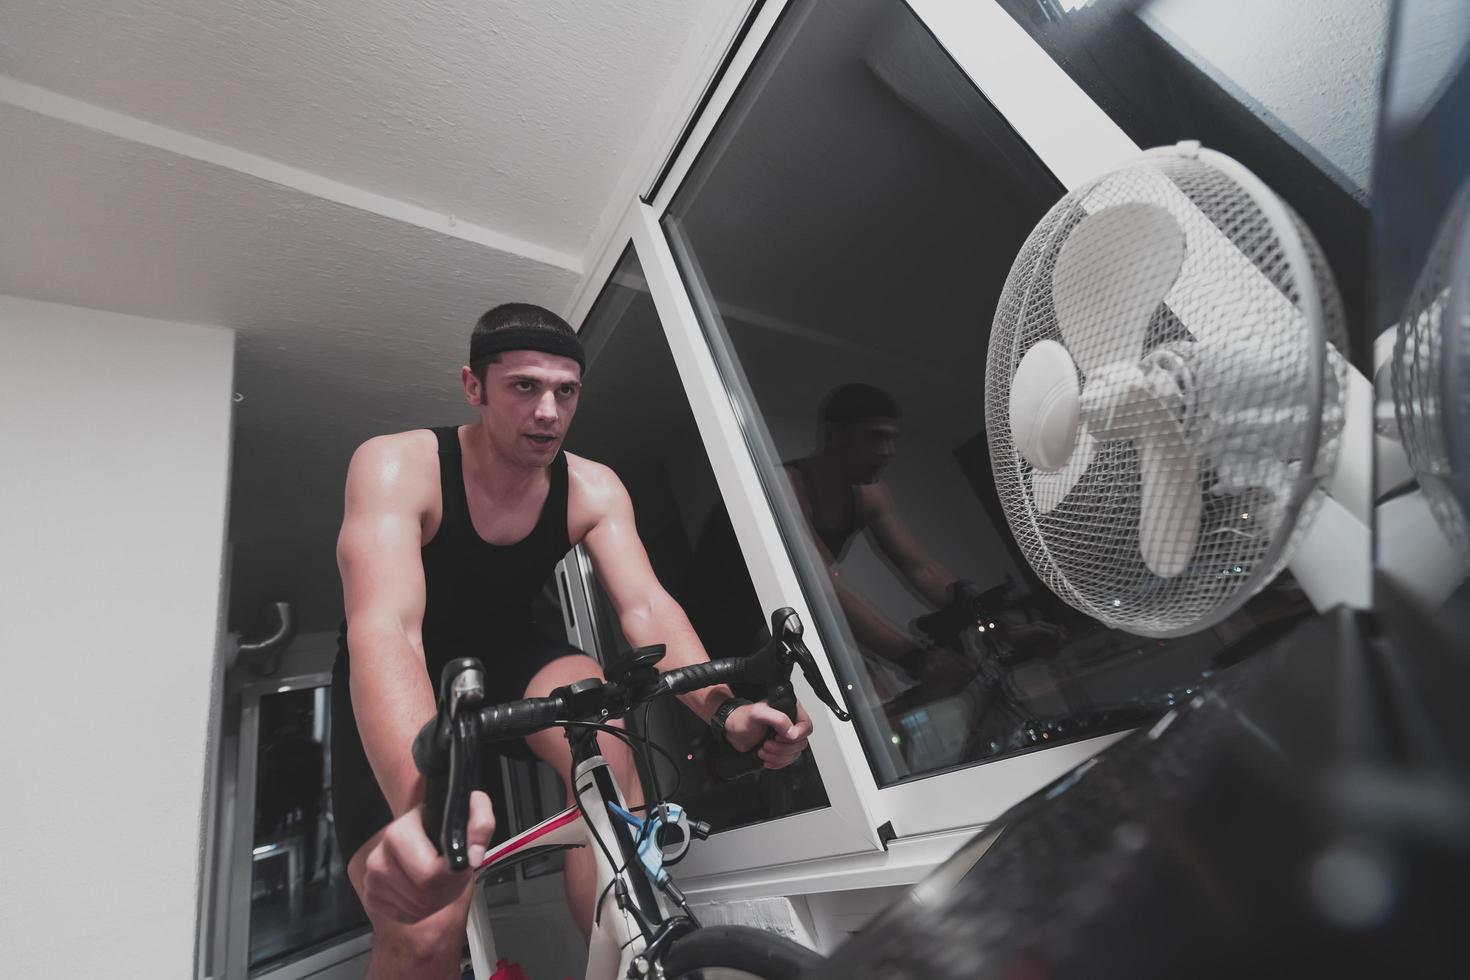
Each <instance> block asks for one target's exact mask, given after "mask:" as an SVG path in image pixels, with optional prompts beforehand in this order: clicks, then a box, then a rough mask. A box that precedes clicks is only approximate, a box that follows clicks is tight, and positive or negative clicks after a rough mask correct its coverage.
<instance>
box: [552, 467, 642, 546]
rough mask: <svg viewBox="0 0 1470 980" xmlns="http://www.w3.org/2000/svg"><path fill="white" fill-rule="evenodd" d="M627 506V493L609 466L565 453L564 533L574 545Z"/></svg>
mask: <svg viewBox="0 0 1470 980" xmlns="http://www.w3.org/2000/svg"><path fill="white" fill-rule="evenodd" d="M629 506H630V502H629V499H628V491H627V489H626V488H625V487H624V486H623V481H622V480H620V479H618V475H617V473H615V472H613V469H612V467H611V466H605V465H604V464H602V463H598V462H595V461H594V460H590V459H587V458H585V457H583V456H577V455H575V454H573V453H567V530H568V532H569V533H570V535H571V538H572V542H573V543H574V544H575V543H576V542H578V541H580V540H582V538H583V537H585V536H586V534H587V532H588V531H590V530H592V529H593V528H594V527H596V526H597V525H598V523H599V522H601V521H602V520H603V519H604V518H606V517H607V516H608V515H610V514H613V513H616V512H619V511H621V510H623V509H626V508H628V507H629Z"/></svg>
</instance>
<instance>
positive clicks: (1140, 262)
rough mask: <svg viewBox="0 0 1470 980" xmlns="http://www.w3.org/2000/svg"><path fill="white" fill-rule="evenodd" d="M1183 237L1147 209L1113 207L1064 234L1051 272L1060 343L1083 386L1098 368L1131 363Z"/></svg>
mask: <svg viewBox="0 0 1470 980" xmlns="http://www.w3.org/2000/svg"><path fill="white" fill-rule="evenodd" d="M1184 241H1185V239H1184V232H1183V230H1181V229H1180V227H1179V225H1178V223H1176V222H1175V220H1174V217H1173V216H1172V215H1171V214H1169V212H1168V211H1167V210H1165V209H1164V208H1161V207H1158V206H1157V205H1153V204H1138V203H1127V204H1115V205H1113V206H1112V207H1108V208H1104V209H1103V210H1101V211H1098V212H1096V213H1094V214H1089V215H1088V216H1087V217H1085V218H1083V219H1082V221H1081V222H1079V223H1078V225H1077V227H1076V228H1074V229H1072V233H1071V234H1070V235H1068V236H1067V240H1066V242H1065V243H1064V244H1063V245H1062V249H1061V253H1060V254H1059V255H1058V256H1057V263H1056V268H1055V270H1054V271H1053V272H1052V304H1053V306H1054V307H1055V309H1056V314H1057V325H1058V326H1059V327H1060V328H1061V331H1062V339H1063V340H1065V341H1066V343H1067V349H1068V350H1069V351H1070V353H1071V355H1072V358H1073V359H1074V360H1075V361H1076V362H1077V366H1078V368H1080V369H1081V371H1082V376H1083V381H1084V383H1085V382H1086V381H1087V379H1088V378H1089V377H1090V376H1091V375H1092V373H1093V372H1094V371H1095V370H1097V369H1098V368H1100V367H1102V366H1103V365H1105V364H1109V363H1112V362H1117V361H1126V362H1131V361H1137V360H1138V359H1139V358H1140V357H1141V356H1142V355H1143V353H1144V350H1143V341H1144V335H1145V334H1146V332H1147V331H1148V324H1149V320H1150V319H1152V317H1153V314H1154V311H1155V310H1156V309H1158V306H1159V304H1160V303H1161V302H1163V299H1164V295H1165V294H1166V293H1167V292H1168V291H1169V288H1170V287H1171V286H1173V284H1174V280H1175V278H1177V277H1178V275H1179V270H1180V268H1181V267H1182V266H1183V265H1184Z"/></svg>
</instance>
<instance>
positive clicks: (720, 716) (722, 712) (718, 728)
mask: <svg viewBox="0 0 1470 980" xmlns="http://www.w3.org/2000/svg"><path fill="white" fill-rule="evenodd" d="M751 703H753V702H751V701H750V700H749V699H747V698H741V697H729V698H726V699H725V700H723V701H721V702H720V706H719V707H718V708H716V709H715V713H714V714H712V715H710V718H709V727H710V731H712V732H714V733H715V737H716V738H719V739H720V740H722V741H723V742H724V743H725V744H726V745H728V744H730V739H729V738H728V737H727V736H726V735H725V722H726V721H727V720H728V719H729V717H730V715H731V713H732V712H734V710H735V709H736V708H739V707H742V706H744V705H747V704H751Z"/></svg>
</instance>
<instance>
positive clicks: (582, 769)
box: [467, 733, 668, 980]
mask: <svg viewBox="0 0 1470 980" xmlns="http://www.w3.org/2000/svg"><path fill="white" fill-rule="evenodd" d="M580 734H581V733H578V735H580ZM588 741H589V742H590V741H591V740H590V739H589V740H588ZM573 744H574V752H575V751H576V748H575V746H576V744H577V743H576V741H575V740H574V743H573ZM593 744H595V743H593ZM573 776H574V779H573V786H575V787H576V792H577V794H578V796H579V797H580V798H581V801H582V806H583V807H584V808H585V809H586V812H587V816H588V817H589V818H590V819H591V820H592V823H593V828H592V829H593V831H594V832H595V833H597V834H598V835H599V836H600V837H601V839H602V841H603V842H604V843H606V844H607V845H608V847H609V848H610V849H611V850H612V851H613V853H614V855H620V856H621V858H622V863H623V867H622V868H621V869H619V868H615V867H613V866H612V865H610V864H609V863H608V858H607V854H606V853H605V852H604V851H603V849H602V847H600V846H598V844H597V842H596V841H595V840H593V839H592V838H591V837H590V836H589V835H588V827H587V823H586V821H585V820H583V819H582V812H581V811H580V810H578V808H577V807H576V806H571V807H568V808H567V809H565V810H563V811H562V812H561V813H558V814H556V815H555V816H553V817H550V818H548V819H546V820H543V821H542V822H541V823H539V824H537V825H536V826H534V827H531V828H529V829H528V830H525V831H522V832H521V833H519V834H517V835H516V836H514V837H512V838H511V839H510V840H507V841H505V842H503V843H501V844H500V845H498V846H497V847H494V848H491V850H490V851H489V853H487V854H486V855H485V860H484V863H482V864H481V865H480V867H479V869H478V870H477V871H476V875H477V877H478V876H479V875H483V874H493V873H494V872H495V871H496V870H499V869H504V868H506V867H508V866H510V865H512V864H514V863H516V862H518V861H521V860H524V859H526V857H528V856H529V852H530V851H531V850H539V849H540V848H544V847H588V848H591V852H592V854H593V857H594V859H595V861H596V863H597V877H596V881H597V888H596V891H595V893H594V894H595V895H597V896H600V898H601V909H600V910H599V909H596V908H594V909H593V916H592V920H593V925H592V935H591V937H589V939H588V943H587V974H586V980H621V978H623V977H625V976H627V974H628V968H629V966H630V965H631V964H632V962H633V959H634V957H636V956H638V955H639V954H640V953H642V952H643V948H644V943H645V939H644V936H643V931H642V929H640V928H639V924H638V923H637V922H636V921H635V920H634V918H633V916H632V915H630V914H629V913H627V912H625V911H623V910H622V909H620V908H619V907H618V904H617V901H616V899H615V898H614V894H613V892H614V889H613V887H612V882H613V879H614V878H615V877H620V878H622V879H623V883H624V886H625V887H626V888H627V890H628V894H629V896H630V897H631V898H632V900H633V901H634V902H635V903H637V905H638V907H639V909H640V910H641V911H642V912H643V914H644V916H645V917H646V918H647V919H648V920H649V921H650V922H652V923H654V924H655V925H656V924H658V923H661V922H663V921H664V919H665V918H667V916H668V908H667V906H666V905H665V904H664V900H663V896H662V895H660V894H659V893H658V891H657V890H656V889H655V888H653V886H652V885H651V883H650V882H649V881H648V878H647V875H646V874H645V872H644V869H643V865H642V864H641V863H640V862H639V860H638V855H637V852H636V848H635V845H634V840H633V837H632V835H631V833H630V828H629V827H628V825H627V824H626V823H624V822H622V821H621V820H614V819H613V817H612V815H611V813H610V812H609V810H608V803H609V802H612V803H616V804H617V805H618V806H619V807H624V808H626V805H625V803H624V800H623V797H622V793H621V791H620V790H619V789H618V785H617V781H616V780H615V779H614V778H613V774H612V769H611V767H609V766H608V764H607V762H606V760H605V759H603V757H602V756H601V755H595V754H588V755H586V756H585V758H582V759H581V761H579V762H577V763H576V765H575V766H574V768H573ZM597 901H598V898H594V899H593V902H594V903H595V902H597ZM467 931H468V934H469V946H470V959H471V962H472V964H473V966H474V971H475V980H488V978H489V977H490V975H491V973H492V972H493V971H494V969H495V963H496V961H497V956H496V953H495V938H494V935H493V931H492V928H491V924H490V910H489V909H488V908H487V907H486V906H485V905H484V903H483V902H482V901H481V900H480V893H479V890H478V888H477V889H476V891H475V895H474V898H473V899H472V900H471V903H470V915H469V922H468V924H467Z"/></svg>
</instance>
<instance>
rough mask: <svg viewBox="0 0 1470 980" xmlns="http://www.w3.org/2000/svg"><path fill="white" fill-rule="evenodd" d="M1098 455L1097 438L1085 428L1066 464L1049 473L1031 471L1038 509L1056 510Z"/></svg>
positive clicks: (1038, 510) (1048, 511)
mask: <svg viewBox="0 0 1470 980" xmlns="http://www.w3.org/2000/svg"><path fill="white" fill-rule="evenodd" d="M1096 455H1097V440H1096V439H1094V438H1092V435H1091V434H1090V433H1089V432H1088V431H1087V430H1086V429H1083V430H1082V431H1081V432H1080V433H1078V435H1077V448H1076V449H1074V450H1072V455H1071V456H1069V457H1067V462H1066V464H1065V465H1064V466H1063V467H1062V468H1061V469H1059V470H1056V471H1055V472H1051V473H1048V472H1046V471H1044V470H1032V471H1031V497H1032V499H1033V500H1035V501H1036V510H1037V512H1038V513H1041V514H1049V513H1051V512H1052V511H1053V510H1056V508H1057V505H1058V504H1060V503H1061V502H1062V500H1063V498H1065V497H1066V496H1067V494H1069V493H1071V492H1072V488H1073V487H1075V486H1076V485H1077V481H1078V480H1080V479H1082V474H1083V473H1086V472H1087V468H1088V467H1089V466H1091V465H1092V457H1094V456H1096Z"/></svg>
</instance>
